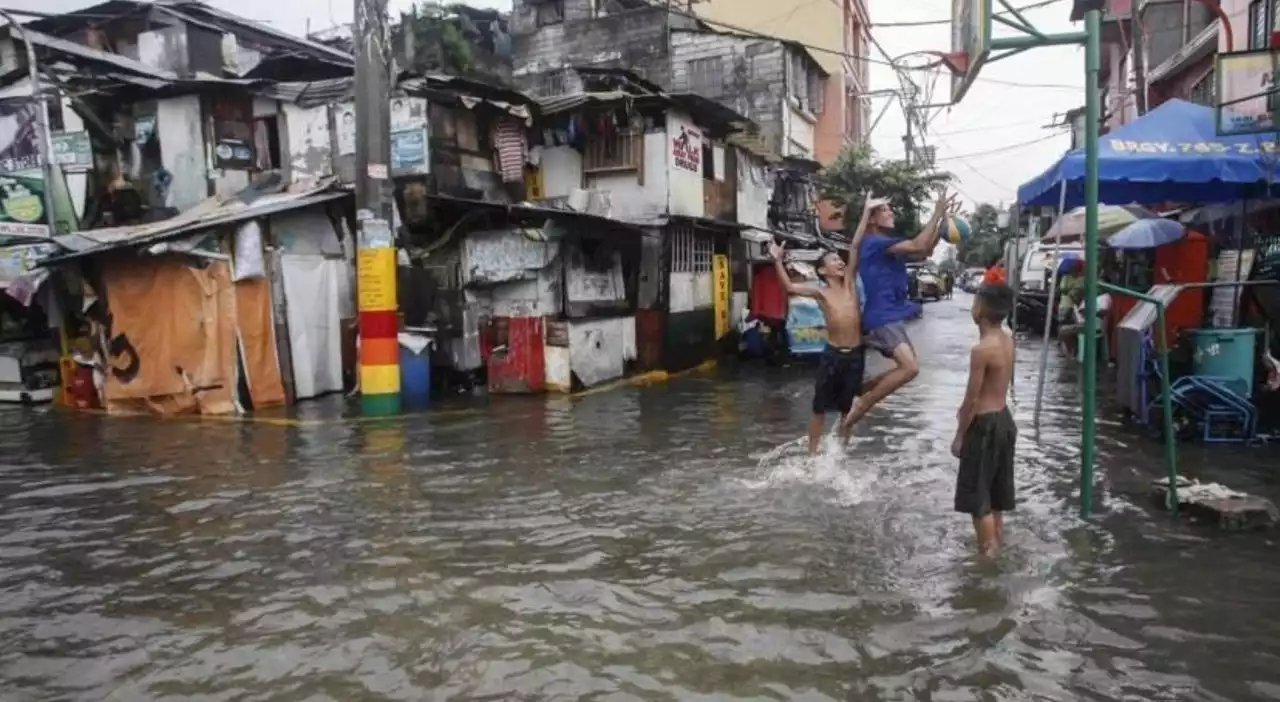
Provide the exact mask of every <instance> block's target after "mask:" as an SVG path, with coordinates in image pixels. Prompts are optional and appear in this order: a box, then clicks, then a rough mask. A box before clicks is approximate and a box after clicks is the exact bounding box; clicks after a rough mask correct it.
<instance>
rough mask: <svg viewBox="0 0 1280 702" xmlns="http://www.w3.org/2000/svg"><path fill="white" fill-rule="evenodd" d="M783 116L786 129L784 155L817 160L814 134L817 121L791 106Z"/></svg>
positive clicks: (788, 106) (803, 111)
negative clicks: (814, 148)
mask: <svg viewBox="0 0 1280 702" xmlns="http://www.w3.org/2000/svg"><path fill="white" fill-rule="evenodd" d="M782 114H783V123H784V124H785V129H786V141H785V142H784V144H783V149H782V155H783V156H798V157H800V158H815V155H814V153H813V145H814V141H813V132H814V126H815V125H816V124H817V122H816V120H814V118H813V116H812V115H810V114H809V113H808V112H807V111H806V110H800V109H796V108H795V107H794V106H793V105H790V104H788V105H787V109H786V110H785V111H784V112H783V113H782Z"/></svg>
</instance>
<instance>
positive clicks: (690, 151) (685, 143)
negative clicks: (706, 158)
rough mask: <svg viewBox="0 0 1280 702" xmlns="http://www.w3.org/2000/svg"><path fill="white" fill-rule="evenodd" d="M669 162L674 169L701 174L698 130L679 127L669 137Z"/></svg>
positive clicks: (700, 143)
mask: <svg viewBox="0 0 1280 702" xmlns="http://www.w3.org/2000/svg"><path fill="white" fill-rule="evenodd" d="M671 161H672V163H674V164H675V167H676V168H680V169H683V170H686V171H693V172H694V173H701V172H702V134H700V133H699V132H698V130H696V129H693V128H690V127H686V126H684V125H680V128H679V130H678V131H676V132H675V133H674V134H673V135H672V137H671Z"/></svg>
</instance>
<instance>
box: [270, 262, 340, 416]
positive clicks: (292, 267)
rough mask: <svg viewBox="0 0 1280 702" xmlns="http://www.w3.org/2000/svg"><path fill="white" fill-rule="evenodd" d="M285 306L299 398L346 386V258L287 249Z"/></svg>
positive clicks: (315, 395)
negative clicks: (342, 312)
mask: <svg viewBox="0 0 1280 702" xmlns="http://www.w3.org/2000/svg"><path fill="white" fill-rule="evenodd" d="M280 262H281V267H282V269H283V271H284V297H285V307H286V308H287V310H288V313H287V317H288V322H289V346H290V350H291V356H292V358H293V387H294V393H295V394H296V396H297V399H299V400H302V399H306V398H309V397H317V396H319V395H323V394H325V393H329V392H339V391H341V390H342V329H341V320H340V316H339V302H338V297H339V294H340V291H341V290H342V282H341V278H342V276H343V275H345V266H346V263H345V262H344V261H341V260H337V259H327V258H324V257H322V256H300V255H291V254H284V255H282V256H281V257H280Z"/></svg>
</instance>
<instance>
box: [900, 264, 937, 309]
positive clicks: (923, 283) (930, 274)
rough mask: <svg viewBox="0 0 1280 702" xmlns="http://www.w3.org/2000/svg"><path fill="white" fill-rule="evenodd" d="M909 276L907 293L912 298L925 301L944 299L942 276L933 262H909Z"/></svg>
mask: <svg viewBox="0 0 1280 702" xmlns="http://www.w3.org/2000/svg"><path fill="white" fill-rule="evenodd" d="M907 276H908V278H907V281H908V283H907V294H908V296H909V297H910V298H911V299H912V300H915V301H917V302H923V301H925V300H941V299H942V296H943V289H942V278H941V277H940V276H939V275H938V271H937V269H936V268H934V267H933V265H932V264H931V263H928V262H925V263H913V264H908V265H907Z"/></svg>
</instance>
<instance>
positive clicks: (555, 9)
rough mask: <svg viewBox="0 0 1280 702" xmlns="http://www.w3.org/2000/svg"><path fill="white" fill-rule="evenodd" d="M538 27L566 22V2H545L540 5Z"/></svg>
mask: <svg viewBox="0 0 1280 702" xmlns="http://www.w3.org/2000/svg"><path fill="white" fill-rule="evenodd" d="M537 16H538V26H539V27H545V26H547V25H549V24H560V23H561V22H564V0H544V2H539V3H538V8H537Z"/></svg>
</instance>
